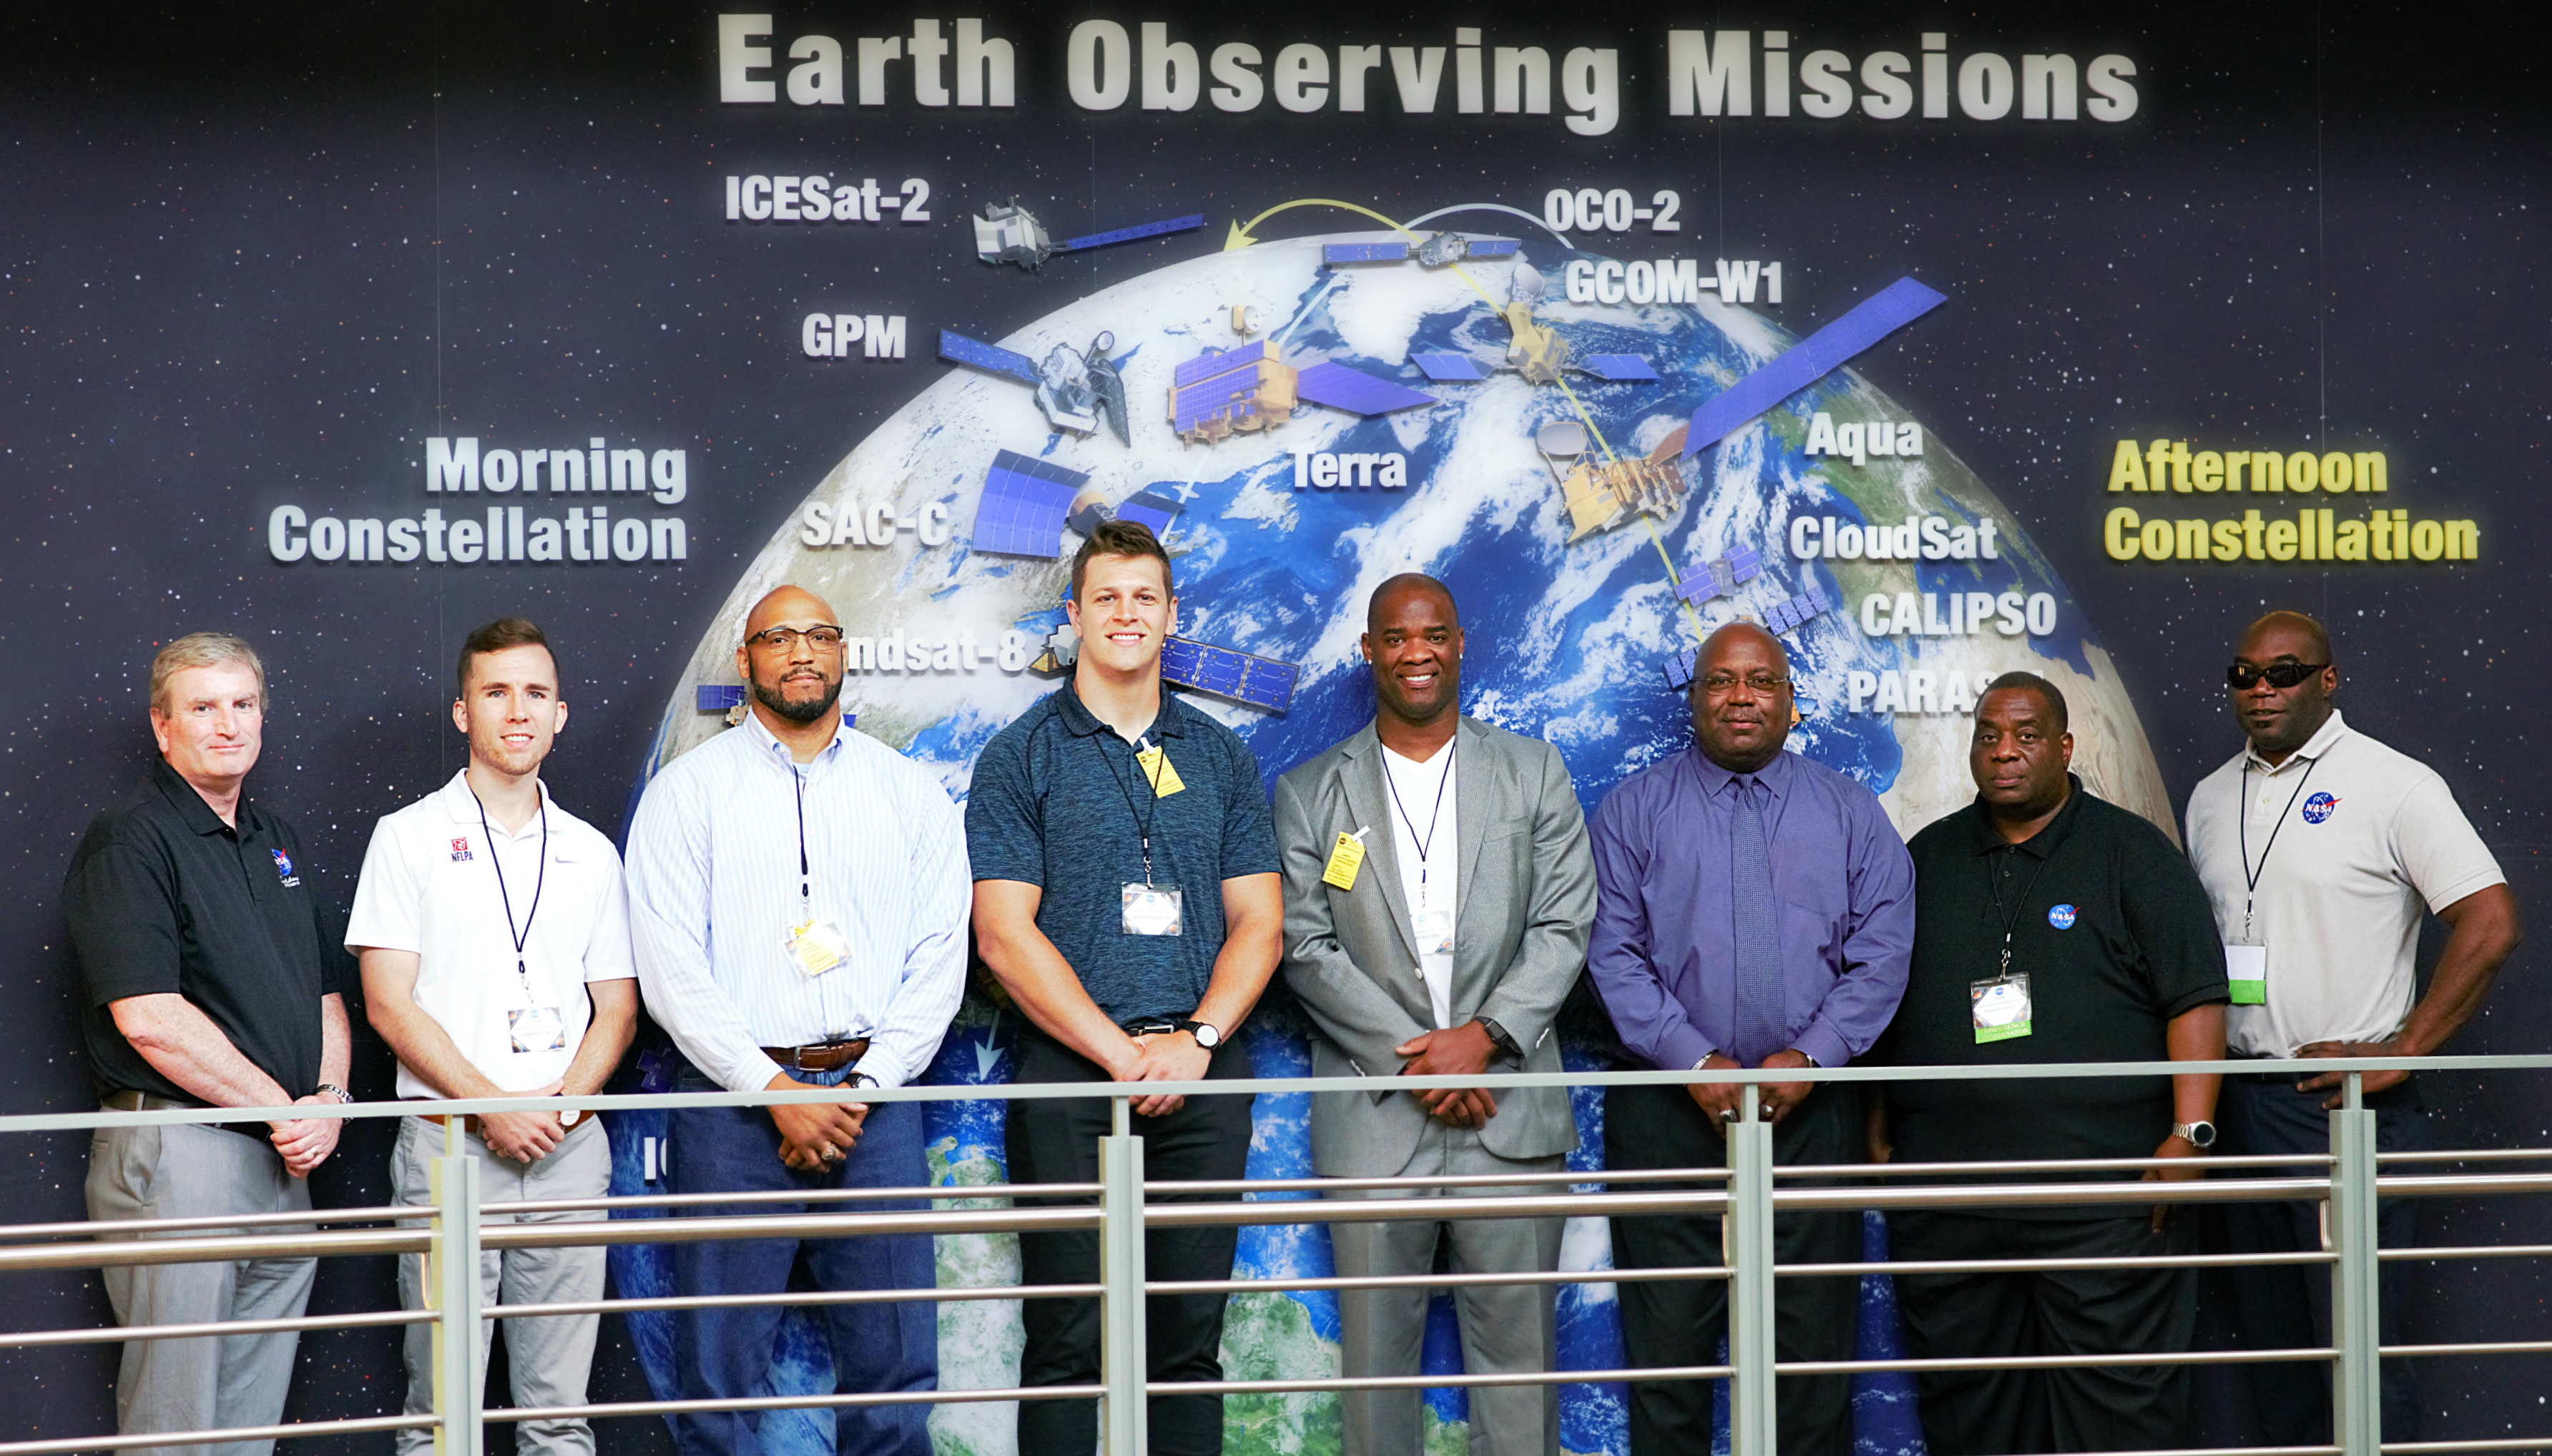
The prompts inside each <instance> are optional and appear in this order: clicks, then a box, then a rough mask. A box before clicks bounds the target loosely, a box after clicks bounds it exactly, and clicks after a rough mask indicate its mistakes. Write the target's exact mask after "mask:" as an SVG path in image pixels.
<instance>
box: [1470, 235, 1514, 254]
mask: <svg viewBox="0 0 2552 1456" xmlns="http://www.w3.org/2000/svg"><path fill="white" fill-rule="evenodd" d="M1462 241H1463V242H1464V243H1465V244H1466V245H1468V252H1469V253H1470V255H1471V257H1473V258H1506V257H1509V256H1511V255H1513V254H1514V252H1515V251H1516V250H1517V249H1519V248H1522V247H1523V246H1524V245H1523V244H1521V243H1519V242H1517V241H1516V240H1515V239H1513V238H1465V239H1463V240H1462Z"/></svg>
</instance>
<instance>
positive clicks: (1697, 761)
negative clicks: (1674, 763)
mask: <svg viewBox="0 0 2552 1456" xmlns="http://www.w3.org/2000/svg"><path fill="white" fill-rule="evenodd" d="M1689 752H1690V753H1691V754H1692V764H1693V769H1694V771H1695V772H1697V773H1698V774H1700V776H1701V786H1702V790H1703V791H1704V792H1706V793H1708V794H1709V795H1710V796H1711V797H1712V798H1717V797H1719V796H1720V795H1721V794H1723V793H1726V792H1727V791H1728V786H1729V785H1730V784H1732V783H1735V782H1736V781H1737V775H1736V774H1735V773H1734V772H1732V771H1730V770H1728V769H1724V768H1721V767H1720V766H1719V765H1717V764H1715V763H1712V762H1711V759H1710V755H1708V754H1706V753H1703V752H1702V751H1701V745H1699V744H1694V745H1693V746H1692V748H1691V749H1690V750H1689ZM1791 757H1792V755H1791V753H1790V751H1789V750H1788V749H1786V748H1785V749H1783V750H1781V751H1780V752H1779V753H1777V754H1774V755H1773V756H1772V762H1770V763H1768V764H1765V765H1764V766H1763V767H1762V768H1760V769H1757V770H1755V771H1754V777H1755V778H1756V779H1759V780H1762V783H1763V786H1764V787H1765V788H1767V789H1770V790H1771V792H1772V797H1773V798H1774V799H1776V800H1777V799H1780V798H1782V797H1784V796H1785V794H1786V791H1787V790H1788V788H1789V786H1790V759H1791Z"/></svg>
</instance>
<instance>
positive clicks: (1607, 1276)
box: [1143, 1264, 1728, 1295]
mask: <svg viewBox="0 0 2552 1456" xmlns="http://www.w3.org/2000/svg"><path fill="white" fill-rule="evenodd" d="M1727 1277H1728V1267H1727V1266H1726V1265H1724V1264H1691V1265H1681V1266H1677V1267H1675V1268H1671V1269H1562V1270H1558V1271H1556V1272H1547V1271H1545V1272H1537V1273H1532V1274H1376V1275H1371V1276H1367V1277H1365V1278H1361V1279H1349V1278H1347V1277H1346V1276H1344V1275H1333V1276H1325V1277H1322V1278H1319V1279H1171V1280H1147V1281H1145V1283H1144V1285H1143V1293H1144V1294H1147V1295H1254V1294H1260V1293H1265V1294H1271V1295H1272V1294H1285V1293H1288V1292H1291V1291H1295V1290H1406V1289H1428V1290H1451V1289H1466V1288H1470V1287H1472V1286H1477V1285H1533V1284H1654V1283H1656V1282H1657V1281H1659V1280H1670V1279H1672V1280H1703V1279H1726V1278H1727Z"/></svg>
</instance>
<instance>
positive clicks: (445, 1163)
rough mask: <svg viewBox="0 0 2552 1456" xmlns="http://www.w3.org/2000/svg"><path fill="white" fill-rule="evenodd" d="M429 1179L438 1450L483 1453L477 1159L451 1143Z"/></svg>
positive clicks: (427, 1282)
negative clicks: (479, 1351) (432, 1195)
mask: <svg viewBox="0 0 2552 1456" xmlns="http://www.w3.org/2000/svg"><path fill="white" fill-rule="evenodd" d="M453 1121H454V1122H455V1123H458V1122H459V1121H460V1119H459V1118H457V1117H456V1118H454V1119H453ZM452 1141H453V1142H454V1143H457V1142H458V1141H459V1138H458V1137H455V1138H454V1139H452ZM447 1146H449V1144H447ZM431 1178H432V1188H433V1193H434V1223H433V1228H432V1231H431V1232H430V1233H429V1234H428V1235H427V1239H426V1252H425V1279H424V1280H423V1281H422V1283H423V1284H424V1286H425V1298H426V1306H427V1307H428V1308H430V1309H432V1310H434V1312H435V1315H436V1323H435V1327H434V1416H435V1426H434V1450H435V1456H480V1446H481V1444H482V1441H481V1428H482V1426H481V1421H480V1419H479V1406H480V1404H481V1400H482V1388H483V1387H484V1385H485V1381H484V1379H483V1374H484V1373H483V1372H482V1371H480V1369H479V1368H478V1321H479V1319H480V1317H481V1316H480V1310H479V1289H478V1159H476V1158H473V1157H471V1156H470V1155H469V1154H468V1153H467V1152H464V1151H462V1150H461V1149H460V1148H458V1147H453V1148H452V1151H451V1152H449V1153H448V1154H446V1155H445V1156H443V1157H440V1158H437V1159H435V1160H434V1163H433V1168H432V1173H431Z"/></svg>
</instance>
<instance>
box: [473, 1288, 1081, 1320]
mask: <svg viewBox="0 0 2552 1456" xmlns="http://www.w3.org/2000/svg"><path fill="white" fill-rule="evenodd" d="M1107 1292H1108V1290H1107V1286H1105V1285H1096V1284H1029V1285H943V1286H940V1287H938V1288H936V1289H926V1290H787V1291H783V1292H782V1293H780V1294H776V1295H654V1296H650V1297H647V1298H644V1299H628V1300H577V1301H575V1302H574V1303H561V1304H489V1305H487V1306H486V1307H485V1308H484V1309H483V1310H482V1311H480V1314H479V1317H480V1318H481V1319H547V1318H551V1317H554V1316H557V1315H562V1314H627V1313H631V1312H633V1311H639V1310H646V1309H744V1308H750V1307H752V1306H754V1305H769V1304H778V1305H781V1306H783V1307H784V1308H785V1307H794V1306H796V1305H799V1304H918V1303H921V1302H923V1301H924V1300H937V1301H948V1300H1020V1299H1027V1300H1095V1299H1097V1298H1099V1297H1100V1296H1102V1295H1104V1294H1106V1293H1107Z"/></svg>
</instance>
